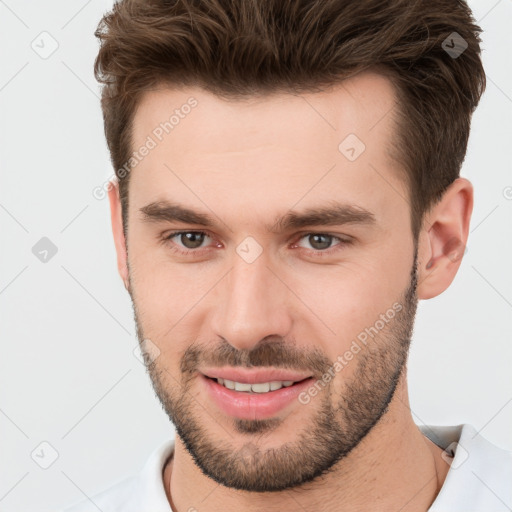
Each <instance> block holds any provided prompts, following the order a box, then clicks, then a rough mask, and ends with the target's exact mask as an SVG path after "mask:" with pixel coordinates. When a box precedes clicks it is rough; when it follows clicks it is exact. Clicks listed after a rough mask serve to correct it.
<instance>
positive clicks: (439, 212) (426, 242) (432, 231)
mask: <svg viewBox="0 0 512 512" xmlns="http://www.w3.org/2000/svg"><path fill="white" fill-rule="evenodd" d="M472 210H473V186H472V185H471V182H470V181H469V180H467V179H465V178H457V179H456V180H455V181H454V182H453V183H452V184H451V185H450V186H449V187H448V189H447V190H446V192H445V193H444V194H443V197H442V198H441V200H440V201H439V202H438V203H437V204H436V205H435V206H434V207H433V208H432V209H431V211H430V212H429V213H428V214H427V215H426V217H425V220H424V223H423V226H424V227H423V229H422V233H421V234H420V238H419V249H418V250H419V254H420V255H421V257H420V261H421V263H420V268H419V279H418V287H417V293H418V298H419V299H430V298H432V297H436V296H437V295H439V294H441V293H442V292H443V291H444V290H446V289H447V288H448V286H450V284H451V283H452V281H453V279H454V278H455V275H456V274H457V271H458V269H459V266H460V263H461V261H462V257H463V255H464V253H465V250H466V242H467V238H468V234H469V222H470V219H471V213H472Z"/></svg>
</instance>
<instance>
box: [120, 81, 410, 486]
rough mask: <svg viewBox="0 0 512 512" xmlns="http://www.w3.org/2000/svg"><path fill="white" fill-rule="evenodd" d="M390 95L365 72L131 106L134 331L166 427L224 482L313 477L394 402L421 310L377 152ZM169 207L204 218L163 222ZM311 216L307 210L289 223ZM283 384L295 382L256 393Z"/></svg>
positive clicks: (279, 482)
mask: <svg viewBox="0 0 512 512" xmlns="http://www.w3.org/2000/svg"><path fill="white" fill-rule="evenodd" d="M190 98H194V100H190ZM394 102H395V97H394V92H393V89H392V87H391V85H390V83H389V82H388V81H387V80H386V79H384V78H382V77H379V76H377V75H373V74H365V75H360V76H358V77H355V78H352V79H350V80H347V81H345V82H344V83H343V84H342V85H340V86H338V87H335V88H333V89H332V90H330V91H328V92H324V93H314V94H305V95H301V96H298V95H291V94H280V95H274V96H266V97H262V98H257V99H256V98H252V99H250V100H246V101H242V102H241V101H237V102H227V101H225V100H222V99H219V98H217V97H215V96H213V95H211V94H209V93H207V92H205V91H203V90H202V89H199V88H187V89H183V90H181V91H178V90H168V89H162V90H159V91H154V92H151V93H148V94H146V95H145V96H144V98H143V101H142V102H141V104H140V105H139V108H138V110H137V113H136V115H135V118H134V132H133V149H134V150H138V149H139V148H140V147H141V146H143V145H146V147H149V150H148V151H144V150H143V151H141V152H139V154H141V153H145V156H144V157H143V158H142V159H141V161H140V163H138V164H137V166H136V167H135V168H134V169H133V170H132V171H131V177H130V180H131V181H130V187H129V203H130V206H129V212H128V233H127V245H128V266H129V291H130V294H131V296H132V300H133V304H134V310H135V318H136V322H137V329H138V336H139V339H140V341H141V342H142V341H143V340H149V341H145V342H144V343H143V347H145V348H146V349H147V351H148V355H147V363H148V367H149V372H150V376H151V379H152V382H153V386H154V388H155V391H156V393H157V394H158V396H159V398H160V400H161V402H162V404H163V407H164V409H165V410H166V412H167V413H168V415H169V417H170V418H171V420H172V421H173V423H174V424H175V426H176V430H177V433H178V435H179V436H180V438H181V440H182V441H183V443H184V445H185V446H186V448H187V450H188V452H189V453H190V455H191V456H192V458H193V459H194V460H195V462H196V464H197V465H198V466H199V467H200V468H201V469H202V470H203V472H204V473H205V474H207V475H208V476H210V477H211V478H213V479H214V480H216V481H218V482H220V483H222V484H224V485H226V486H229V487H235V488H238V489H245V490H250V491H270V490H280V489H285V488H288V487H292V486H296V485H299V484H301V483H304V482H306V481H310V480H311V479H312V478H314V477H315V476H318V475H320V474H322V473H324V472H326V471H327V470H329V469H330V468H331V467H332V466H333V464H335V463H336V462H337V461H338V460H340V459H341V458H343V457H344V456H346V455H347V454H348V453H349V452H350V451H351V450H352V448H354V447H355V446H357V445H358V444H359V442H360V441H361V440H362V439H363V438H364V436H365V435H366V434H367V433H368V432H369V430H371V428H372V427H373V425H375V424H376V422H377V421H378V420H379V419H380V418H381V416H382V415H383V414H384V412H386V408H387V406H388V404H389V403H390V401H391V400H392V397H393V392H394V390H395V387H396V384H397V381H398V379H399V377H400V373H401V371H402V369H403V367H404V363H405V361H406V357H407V350H408V347H409V340H410V335H411V329H412V324H413V319H414V314H415V309H416V303H417V299H416V287H415V285H416V280H415V279H416V273H415V265H416V258H415V244H414V240H413V238H412V234H411V227H410V214H409V204H408V201H407V198H408V192H407V186H406V184H405V182H403V181H402V179H401V178H400V171H399V168H398V165H397V164H396V162H394V161H393V160H392V159H391V158H390V157H389V156H388V150H389V148H390V145H391V141H392V139H393V137H394V136H395V128H394V123H393V106H394ZM185 105H189V107H185ZM190 105H193V106H192V107H190ZM175 110H177V112H174V111H175ZM173 113H174V114H175V117H174V118H173V119H172V121H171V123H172V126H171V125H169V124H168V125H165V122H166V121H169V118H170V117H171V115H173ZM161 123H164V124H161ZM166 130H167V131H168V133H166ZM148 137H149V139H148ZM150 139H151V140H150ZM160 139H161V140H160ZM363 144H364V145H363ZM171 205H173V206H179V207H181V208H182V209H188V210H192V211H194V212H196V213H198V214H201V215H202V216H205V217H206V216H207V217H209V219H210V223H209V225H208V226H205V225H202V224H201V223H199V222H198V221H199V219H197V218H194V219H192V218H190V217H188V218H184V217H182V218H181V220H176V219H174V218H173V215H174V214H176V213H177V211H178V210H177V209H175V208H167V209H166V208H165V207H166V206H167V207H169V206H171ZM335 208H338V213H339V212H340V211H342V213H343V215H342V216H341V217H340V216H338V217H336V218H335V219H334V216H331V217H327V216H325V212H322V210H325V209H333V210H334V209H335ZM142 209H143V211H141V210H142ZM313 210H315V212H312V211H313ZM306 212H307V213H308V215H309V214H311V213H316V214H317V215H316V216H313V217H310V218H309V219H307V220H305V221H303V222H301V223H299V222H298V221H297V216H298V217H302V216H303V215H305V214H306ZM171 214H172V215H171ZM291 214H293V217H291ZM322 215H324V216H322ZM281 218H283V221H282V222H278V219H281ZM293 219H295V221H294V222H286V221H287V220H288V221H290V220H293ZM329 219H331V220H329ZM176 231H182V232H184V233H182V234H178V235H174V236H173V237H172V238H169V236H170V235H171V234H172V233H173V232H176ZM156 356H157V357H156ZM336 363H337V364H336ZM235 370H239V373H235ZM256 370H258V371H260V372H261V371H265V370H269V371H274V373H273V374H268V375H259V376H258V375H257V374H256ZM223 372H224V373H223ZM283 372H288V373H287V374H285V373H283ZM216 375H223V376H224V378H226V379H228V380H234V381H236V380H238V381H239V382H240V383H241V384H247V383H259V384H261V386H259V387H258V386H256V387H255V389H258V390H259V391H261V392H252V391H243V390H236V389H235V390H229V389H226V387H225V386H224V385H222V384H219V383H218V381H216V380H214V379H212V378H209V377H215V376H216ZM290 376H291V377H290ZM229 377H233V378H232V379H229ZM286 377H289V378H286ZM285 380H291V381H294V382H295V381H301V382H298V383H296V384H293V385H291V386H289V385H288V384H289V382H288V383H286V385H285V386H284V387H282V388H281V389H276V390H270V391H268V392H264V391H266V389H267V388H269V386H268V385H267V384H265V383H266V382H274V384H273V385H272V387H277V386H278V385H281V386H282V385H283V384H282V381H285ZM276 382H277V384H275V383H276ZM225 384H228V385H229V386H232V385H231V384H230V383H229V382H228V383H225ZM237 387H238V388H239V389H245V388H244V386H237ZM251 389H252V388H251Z"/></svg>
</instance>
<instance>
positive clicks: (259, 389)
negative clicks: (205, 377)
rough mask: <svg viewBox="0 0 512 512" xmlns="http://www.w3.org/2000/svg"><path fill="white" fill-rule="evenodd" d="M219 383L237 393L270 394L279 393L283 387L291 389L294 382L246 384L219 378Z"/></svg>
mask: <svg viewBox="0 0 512 512" xmlns="http://www.w3.org/2000/svg"><path fill="white" fill-rule="evenodd" d="M217 382H218V383H219V384H220V385H221V386H224V387H226V388H228V389H234V390H235V391H245V392H251V391H252V392H253V393H268V392H269V391H277V390H278V389H281V388H282V387H286V388H287V387H290V386H291V385H292V384H293V383H294V381H293V380H282V381H281V380H279V381H272V382H259V383H257V384H247V383H245V382H234V381H232V380H228V379H221V378H218V379H217Z"/></svg>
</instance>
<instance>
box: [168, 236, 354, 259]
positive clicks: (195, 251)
mask: <svg viewBox="0 0 512 512" xmlns="http://www.w3.org/2000/svg"><path fill="white" fill-rule="evenodd" d="M188 233H195V234H198V235H206V236H207V237H209V238H212V239H213V237H211V236H210V235H209V234H208V233H207V232H206V231H194V230H182V231H173V232H172V233H169V234H167V235H165V236H164V238H163V242H164V243H166V244H168V245H170V248H171V250H172V252H175V253H178V254H180V255H182V256H189V255H190V254H194V255H200V254H201V253H202V252H203V251H204V250H208V247H200V248H198V249H185V250H183V249H180V248H178V247H177V246H176V245H174V244H172V239H173V238H175V237H176V236H179V235H183V234H188ZM310 235H325V236H328V237H330V238H332V239H333V240H338V241H339V242H340V243H339V244H336V245H334V246H333V247H330V248H329V249H324V250H315V249H304V248H301V249H303V250H306V252H307V253H308V254H309V255H310V256H313V257H320V258H321V257H324V256H330V255H331V254H332V253H333V252H336V251H339V250H343V247H344V246H347V245H350V244H352V242H353V241H352V240H348V239H343V238H340V237H338V236H336V235H331V234H330V233H323V232H307V233H304V234H302V233H301V236H300V238H298V239H297V241H296V242H294V244H296V243H298V242H299V241H300V240H302V239H303V238H306V237H308V236H310Z"/></svg>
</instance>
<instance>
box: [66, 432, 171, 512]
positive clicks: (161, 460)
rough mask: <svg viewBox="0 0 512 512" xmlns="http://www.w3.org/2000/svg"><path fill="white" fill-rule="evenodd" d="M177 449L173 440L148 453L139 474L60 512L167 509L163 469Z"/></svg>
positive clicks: (138, 511)
mask: <svg viewBox="0 0 512 512" xmlns="http://www.w3.org/2000/svg"><path fill="white" fill-rule="evenodd" d="M173 452H174V440H167V441H165V442H164V443H162V444H160V446H158V447H157V448H156V449H155V450H154V451H153V452H152V453H151V455H150V456H149V458H148V460H147V461H146V464H145V465H144V467H143V469H142V471H140V473H139V474H137V475H134V476H131V477H129V478H126V479H124V480H121V481H118V482H117V483H115V484H114V485H112V486H111V487H109V488H107V489H105V490H103V491H101V492H99V493H96V494H94V495H92V496H91V497H86V498H85V499H81V500H80V501H79V502H78V503H75V504H74V505H72V506H70V507H68V508H66V509H64V510H62V511H61V512H98V510H101V511H102V512H140V510H143V509H148V507H149V509H151V511H152V512H161V511H162V512H168V511H169V510H170V506H169V502H168V501H167V496H166V493H165V489H164V485H163V479H162V470H163V467H164V464H165V462H166V460H167V459H168V458H169V457H170V456H172V454H173Z"/></svg>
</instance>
